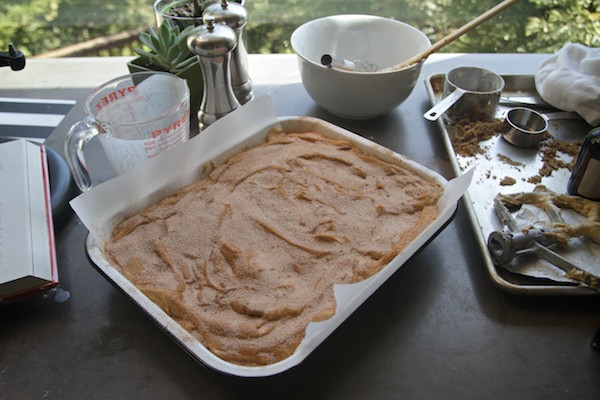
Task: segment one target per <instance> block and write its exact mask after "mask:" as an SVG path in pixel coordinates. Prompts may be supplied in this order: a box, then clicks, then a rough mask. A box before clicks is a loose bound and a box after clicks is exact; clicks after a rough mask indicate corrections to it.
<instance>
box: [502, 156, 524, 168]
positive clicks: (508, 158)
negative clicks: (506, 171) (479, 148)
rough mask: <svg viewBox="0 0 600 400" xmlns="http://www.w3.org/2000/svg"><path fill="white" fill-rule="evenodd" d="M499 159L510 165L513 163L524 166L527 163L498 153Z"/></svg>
mask: <svg viewBox="0 0 600 400" xmlns="http://www.w3.org/2000/svg"><path fill="white" fill-rule="evenodd" d="M498 159H499V160H500V161H502V162H504V163H506V164H508V165H512V166H514V167H523V166H525V164H523V163H522V162H519V161H515V160H513V159H512V158H510V157H508V156H505V155H504V154H498Z"/></svg>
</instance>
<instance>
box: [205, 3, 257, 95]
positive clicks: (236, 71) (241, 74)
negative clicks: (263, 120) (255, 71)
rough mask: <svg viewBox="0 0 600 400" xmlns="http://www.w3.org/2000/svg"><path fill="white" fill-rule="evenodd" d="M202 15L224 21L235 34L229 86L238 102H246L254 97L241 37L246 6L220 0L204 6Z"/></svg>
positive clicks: (244, 23) (244, 24) (246, 14)
mask: <svg viewBox="0 0 600 400" xmlns="http://www.w3.org/2000/svg"><path fill="white" fill-rule="evenodd" d="M203 15H208V16H213V17H215V22H218V23H224V24H225V25H227V26H229V27H230V28H231V29H233V30H234V31H235V34H236V35H237V47H236V48H235V49H234V50H233V54H232V56H231V87H232V88H233V93H235V97H236V98H237V99H238V101H239V102H240V104H246V103H247V102H249V101H250V100H252V99H253V98H254V95H253V94H252V80H251V79H250V76H249V75H248V52H247V51H246V46H245V44H244V38H243V34H244V26H246V23H247V22H248V12H247V11H246V7H244V6H243V5H241V4H239V3H230V2H228V1H227V0H221V2H220V3H219V2H216V3H213V4H211V5H209V6H208V7H206V9H205V10H204V12H203Z"/></svg>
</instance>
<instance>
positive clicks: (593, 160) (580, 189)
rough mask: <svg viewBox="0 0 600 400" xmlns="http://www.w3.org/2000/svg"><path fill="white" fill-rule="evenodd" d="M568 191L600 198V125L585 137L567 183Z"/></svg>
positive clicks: (577, 194) (595, 198)
mask: <svg viewBox="0 0 600 400" xmlns="http://www.w3.org/2000/svg"><path fill="white" fill-rule="evenodd" d="M567 192H568V193H569V194H571V195H576V196H582V197H586V198H588V199H591V200H600V127H598V128H595V129H592V130H591V131H590V133H588V135H587V136H586V137H585V140H584V141H583V144H582V145H581V150H580V151H579V156H578V157H577V162H576V163H575V167H574V168H573V174H572V175H571V177H570V178H569V182H568V183H567Z"/></svg>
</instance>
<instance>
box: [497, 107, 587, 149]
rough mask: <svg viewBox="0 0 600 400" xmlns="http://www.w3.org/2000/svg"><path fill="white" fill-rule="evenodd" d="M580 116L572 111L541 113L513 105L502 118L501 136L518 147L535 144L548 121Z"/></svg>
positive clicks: (540, 138)
mask: <svg viewBox="0 0 600 400" xmlns="http://www.w3.org/2000/svg"><path fill="white" fill-rule="evenodd" d="M576 118H581V117H580V116H579V114H577V113H573V112H554V113H545V114H544V113H541V112H538V111H536V110H532V109H531V108H527V107H515V108H511V109H510V110H508V112H507V113H506V117H505V118H504V121H505V124H506V128H505V129H504V130H503V132H502V137H503V138H504V139H506V141H507V142H509V143H511V144H514V145H515V146H518V147H533V146H536V145H537V144H538V143H539V142H540V140H542V139H543V137H544V132H546V130H547V129H548V121H550V120H556V119H576Z"/></svg>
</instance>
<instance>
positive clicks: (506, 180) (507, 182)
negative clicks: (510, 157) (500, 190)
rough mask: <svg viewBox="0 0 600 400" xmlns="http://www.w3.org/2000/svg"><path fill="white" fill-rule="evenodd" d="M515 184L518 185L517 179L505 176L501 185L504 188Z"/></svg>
mask: <svg viewBox="0 0 600 400" xmlns="http://www.w3.org/2000/svg"><path fill="white" fill-rule="evenodd" d="M515 183H517V180H516V179H515V178H513V177H510V176H505V177H504V178H502V180H501V181H500V185H502V186H512V185H514V184H515Z"/></svg>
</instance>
